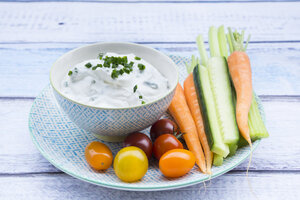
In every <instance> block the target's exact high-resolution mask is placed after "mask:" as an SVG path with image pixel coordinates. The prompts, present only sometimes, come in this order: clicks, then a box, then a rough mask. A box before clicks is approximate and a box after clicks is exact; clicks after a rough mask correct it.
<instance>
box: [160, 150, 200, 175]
mask: <svg viewBox="0 0 300 200" xmlns="http://www.w3.org/2000/svg"><path fill="white" fill-rule="evenodd" d="M194 165H195V156H194V154H193V153H192V152H191V151H188V150H186V149H173V150H170V151H168V152H167V153H165V154H164V155H163V156H162V157H161V158H160V160H159V169H160V171H161V172H162V173H163V175H165V176H166V177H170V178H176V177H180V176H183V175H185V174H186V173H188V172H189V171H190V170H191V169H192V168H193V166H194Z"/></svg>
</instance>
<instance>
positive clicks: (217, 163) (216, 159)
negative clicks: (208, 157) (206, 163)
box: [213, 153, 223, 166]
mask: <svg viewBox="0 0 300 200" xmlns="http://www.w3.org/2000/svg"><path fill="white" fill-rule="evenodd" d="M222 164H223V157H222V156H220V155H218V154H215V153H214V161H213V165H214V166H221V165H222Z"/></svg>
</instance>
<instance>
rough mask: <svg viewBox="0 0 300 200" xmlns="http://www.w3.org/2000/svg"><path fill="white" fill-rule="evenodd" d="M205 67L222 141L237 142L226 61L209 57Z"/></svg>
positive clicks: (230, 143) (227, 142)
mask: <svg viewBox="0 0 300 200" xmlns="http://www.w3.org/2000/svg"><path fill="white" fill-rule="evenodd" d="M207 68H208V73H209V78H210V85H211V89H212V93H213V97H214V102H215V105H216V111H217V117H218V122H219V126H220V127H221V134H222V136H223V141H224V143H226V144H228V145H234V144H237V142H238V140H239V130H238V127H237V123H236V118H235V111H234V104H233V99H232V90H231V85H230V77H229V72H228V68H227V62H226V60H225V58H223V57H211V58H210V59H209V60H208V66H207Z"/></svg>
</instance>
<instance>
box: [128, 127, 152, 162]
mask: <svg viewBox="0 0 300 200" xmlns="http://www.w3.org/2000/svg"><path fill="white" fill-rule="evenodd" d="M128 146H136V147H139V148H140V149H142V150H143V151H144V152H145V154H146V155H147V157H148V159H150V158H151V156H152V142H151V140H150V138H149V137H148V136H147V135H145V134H143V133H140V132H135V133H131V134H129V135H128V136H127V137H126V138H125V140H124V147H128Z"/></svg>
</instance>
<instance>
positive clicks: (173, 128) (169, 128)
mask: <svg viewBox="0 0 300 200" xmlns="http://www.w3.org/2000/svg"><path fill="white" fill-rule="evenodd" d="M177 131H178V128H177V125H176V124H175V122H173V121H172V120H169V119H160V120H158V121H157V122H155V123H154V124H153V125H152V127H151V129H150V137H151V139H152V141H155V139H156V138H158V137H159V136H161V135H163V134H166V133H169V134H174V132H177Z"/></svg>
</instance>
